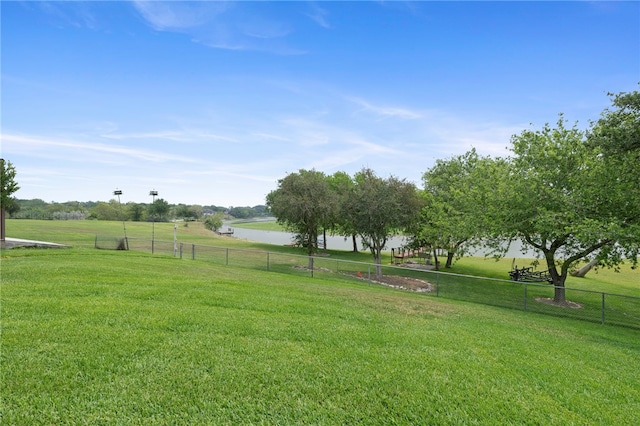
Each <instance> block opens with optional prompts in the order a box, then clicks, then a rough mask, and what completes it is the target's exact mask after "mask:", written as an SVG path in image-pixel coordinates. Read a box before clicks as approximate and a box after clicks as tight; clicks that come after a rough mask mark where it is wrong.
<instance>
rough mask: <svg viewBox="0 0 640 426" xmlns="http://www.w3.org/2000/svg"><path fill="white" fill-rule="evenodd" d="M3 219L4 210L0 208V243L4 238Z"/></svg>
mask: <svg viewBox="0 0 640 426" xmlns="http://www.w3.org/2000/svg"><path fill="white" fill-rule="evenodd" d="M4 219H5V213H4V208H1V209H0V240H2V241H4V238H5V229H4Z"/></svg>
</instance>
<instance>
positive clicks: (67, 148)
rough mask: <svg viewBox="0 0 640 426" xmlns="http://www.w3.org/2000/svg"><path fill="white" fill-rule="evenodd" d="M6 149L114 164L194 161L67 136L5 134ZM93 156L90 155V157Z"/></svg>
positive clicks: (3, 140) (14, 151)
mask: <svg viewBox="0 0 640 426" xmlns="http://www.w3.org/2000/svg"><path fill="white" fill-rule="evenodd" d="M1 141H2V145H3V150H5V151H6V152H12V153H20V154H25V153H30V154H31V155H33V156H40V157H43V156H55V157H56V158H59V157H64V158H66V159H67V160H69V161H81V162H86V159H87V158H91V160H92V161H93V162H97V163H100V162H104V163H113V162H114V159H116V158H117V159H120V160H119V161H123V160H143V161H151V162H175V161H179V162H183V163H194V162H196V160H194V159H193V158H190V157H185V156H180V155H175V154H167V153H164V152H160V151H153V150H146V149H136V148H129V147H126V146H121V145H108V144H102V143H95V142H86V141H78V140H74V139H66V138H50V137H42V136H30V135H29V136H27V135H15V134H2V137H1ZM87 155H88V156H90V157H87Z"/></svg>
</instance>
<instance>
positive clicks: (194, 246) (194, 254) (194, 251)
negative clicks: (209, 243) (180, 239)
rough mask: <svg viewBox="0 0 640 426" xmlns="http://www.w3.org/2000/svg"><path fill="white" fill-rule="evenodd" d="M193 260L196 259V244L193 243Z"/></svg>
mask: <svg viewBox="0 0 640 426" xmlns="http://www.w3.org/2000/svg"><path fill="white" fill-rule="evenodd" d="M191 260H196V245H195V244H191Z"/></svg>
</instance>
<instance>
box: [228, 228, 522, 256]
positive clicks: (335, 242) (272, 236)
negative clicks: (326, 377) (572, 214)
mask: <svg viewBox="0 0 640 426" xmlns="http://www.w3.org/2000/svg"><path fill="white" fill-rule="evenodd" d="M229 228H231V229H233V237H234V238H239V239H243V240H249V241H256V242H259V243H266V244H275V245H280V246H283V245H287V244H291V242H292V241H293V235H294V234H293V233H291V232H281V231H263V230H258V229H247V228H238V227H234V226H233V225H232V224H230V223H224V225H223V227H222V228H221V230H222V231H223V232H225V231H227V229H229ZM357 241H358V250H361V251H362V250H364V247H363V246H362V241H361V239H360V238H357ZM406 243H407V239H406V238H405V237H400V236H396V237H393V238H391V239H389V241H388V242H387V248H386V249H387V250H389V251H391V249H392V248H398V247H402V246H403V245H404V244H406ZM521 247H522V245H521V244H520V243H518V242H514V243H513V244H511V247H510V248H509V251H508V252H507V255H506V256H505V257H506V258H534V257H535V252H533V251H531V250H528V251H527V253H526V254H522V252H521V250H520V249H521ZM327 249H330V250H348V251H350V250H352V249H353V245H352V242H351V238H345V237H342V236H338V235H327ZM485 254H486V253H485V251H484V250H482V249H479V250H476V251H474V252H473V253H471V255H473V256H484V255H485Z"/></svg>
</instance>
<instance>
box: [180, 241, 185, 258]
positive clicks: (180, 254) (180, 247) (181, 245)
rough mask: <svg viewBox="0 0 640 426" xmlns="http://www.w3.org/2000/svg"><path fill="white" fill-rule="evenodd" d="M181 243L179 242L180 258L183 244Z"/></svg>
mask: <svg viewBox="0 0 640 426" xmlns="http://www.w3.org/2000/svg"><path fill="white" fill-rule="evenodd" d="M183 245H184V244H182V243H180V259H182V246H183Z"/></svg>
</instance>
